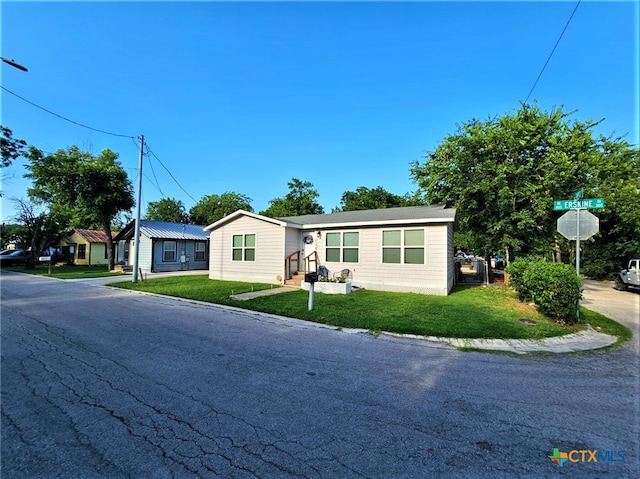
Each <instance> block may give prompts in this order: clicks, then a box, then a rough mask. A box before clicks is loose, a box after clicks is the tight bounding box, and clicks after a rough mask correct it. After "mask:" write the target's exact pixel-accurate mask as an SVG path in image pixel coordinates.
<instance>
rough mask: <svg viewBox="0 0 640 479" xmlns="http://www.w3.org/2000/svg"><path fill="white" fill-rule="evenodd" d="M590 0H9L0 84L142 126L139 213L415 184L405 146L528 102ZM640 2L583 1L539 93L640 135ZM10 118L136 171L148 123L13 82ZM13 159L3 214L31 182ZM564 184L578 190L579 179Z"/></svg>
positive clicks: (546, 102)
mask: <svg viewBox="0 0 640 479" xmlns="http://www.w3.org/2000/svg"><path fill="white" fill-rule="evenodd" d="M576 4H577V2H576V1H569V2H547V1H544V2H543V1H540V2H477V1H472V2H464V1H449V2H428V1H425V2H315V3H311V2H304V1H303V2H238V1H235V2H191V3H187V2H135V3H134V2H95V3H94V2H14V1H3V2H2V5H1V10H0V13H1V22H2V37H1V40H2V44H1V52H2V56H3V57H5V58H12V59H15V60H16V61H17V62H19V63H21V64H22V65H24V66H26V67H27V68H28V69H29V71H28V72H27V73H25V72H22V71H19V70H17V69H14V68H12V67H10V66H8V65H6V64H4V63H2V68H1V74H2V77H1V83H2V86H3V87H5V88H7V89H9V90H11V91H12V92H14V93H16V94H18V95H20V96H22V97H24V98H26V99H27V100H29V101H31V102H33V103H35V104H37V105H40V106H42V107H44V108H46V109H48V110H51V111H53V112H55V113H57V114H59V115H62V116H64V117H66V118H69V119H71V120H74V121H76V122H79V123H82V124H85V125H88V126H91V127H93V128H96V129H100V130H105V131H108V132H111V133H116V134H120V135H128V136H131V137H134V138H135V137H137V136H138V135H140V134H143V135H144V136H145V140H146V141H147V143H148V146H149V148H150V149H151V150H152V151H153V153H155V155H156V156H157V158H159V160H160V161H161V162H162V164H163V165H164V167H166V168H167V169H168V170H169V171H170V173H171V175H173V177H174V178H175V179H176V180H177V182H178V183H179V185H181V186H182V188H184V190H186V192H185V191H183V189H182V188H181V187H180V186H179V185H178V184H176V182H175V181H174V179H173V178H172V177H171V175H170V174H169V173H168V172H167V171H166V170H165V169H164V167H163V166H162V165H161V164H160V163H159V162H158V161H157V159H156V158H154V157H153V156H151V155H149V156H145V159H144V172H143V173H144V174H143V188H142V202H141V204H142V209H143V213H144V211H145V209H146V206H147V204H148V202H150V201H157V200H159V199H160V198H162V197H174V198H177V199H180V200H182V201H183V203H184V204H185V206H186V208H187V210H188V209H189V208H190V207H191V206H193V205H194V204H195V202H196V201H197V200H199V199H200V198H202V197H203V196H204V195H208V194H214V193H215V194H220V193H223V192H225V191H234V192H237V193H242V194H245V195H248V196H249V197H251V198H252V199H253V202H252V206H253V207H254V209H255V210H256V211H260V210H263V209H265V208H267V207H268V205H269V203H268V202H269V200H270V199H273V198H276V197H282V196H284V195H285V194H286V193H287V191H288V188H287V182H288V181H290V180H291V178H293V177H296V178H299V179H301V180H304V181H310V182H311V183H313V185H314V187H315V188H316V189H317V190H318V192H319V193H320V198H319V201H320V203H321V204H322V205H323V207H324V209H325V212H330V211H331V209H332V208H333V207H336V206H338V205H339V203H340V198H341V196H342V193H343V192H345V191H353V190H355V189H356V188H357V187H359V186H366V187H368V188H375V187H377V186H382V187H383V188H385V189H386V190H388V191H390V192H392V193H395V194H404V193H407V192H411V191H414V190H415V189H416V185H415V184H414V183H413V182H412V181H411V179H410V175H409V168H410V163H411V162H412V161H414V160H420V159H421V158H422V157H423V156H424V155H425V153H426V152H427V151H430V150H433V149H434V148H435V147H436V146H437V145H438V144H439V143H440V142H441V141H442V140H443V139H444V138H445V136H446V135H447V134H451V133H454V132H455V130H456V125H458V124H462V123H464V122H466V121H468V120H470V119H472V118H479V119H487V118H489V117H494V116H501V115H504V114H506V113H508V112H512V111H514V110H515V109H517V108H518V106H519V102H520V101H523V100H525V98H526V97H527V95H528V94H529V92H530V90H531V88H532V86H533V84H534V82H535V80H536V78H537V77H538V75H539V73H540V71H541V69H542V67H543V65H544V64H545V61H546V60H547V58H548V56H549V54H550V52H551V50H552V48H553V46H554V45H555V43H556V41H557V40H558V37H559V35H560V33H561V32H562V30H563V28H564V27H565V25H566V23H567V21H568V19H569V17H570V16H571V13H572V11H573V10H574V8H575V6H576ZM638 10H639V7H638V2H637V1H626V2H613V1H607V2H593V1H582V2H581V3H580V5H579V7H578V9H577V11H576V13H575V15H574V17H573V19H572V20H571V23H570V24H569V26H568V28H567V30H566V32H565V34H564V36H563V38H562V40H561V41H560V44H559V45H558V47H557V49H556V50H555V52H554V54H553V56H552V58H551V60H550V61H549V63H548V65H547V66H546V69H545V71H544V73H543V74H542V76H541V78H540V80H539V82H538V84H537V86H536V87H535V89H534V90H533V93H532V94H531V96H530V99H529V101H530V102H532V101H534V100H535V101H537V102H538V103H539V105H540V106H541V107H542V108H543V109H546V110H550V109H552V108H554V107H558V106H562V107H563V108H564V110H565V111H573V110H577V111H576V113H575V114H574V115H573V117H572V118H573V119H575V120H587V119H594V120H597V119H602V118H604V119H605V121H604V122H603V123H602V124H601V125H600V126H599V127H598V129H597V132H598V133H603V134H605V135H609V134H612V133H615V134H616V135H627V136H626V139H627V141H629V142H631V143H634V144H638V142H639V140H638V139H639V133H638V120H637V115H638V113H637V111H638V110H637V109H638V107H637V104H638V96H637V95H638V93H637V90H636V88H637V87H636V84H637V82H638V76H637V75H638V73H637V71H638V62H637V61H636V56H637V51H636V50H635V49H637V48H638V47H637V44H636V37H637V35H638ZM0 95H1V99H2V110H1V111H2V124H3V125H4V126H7V127H9V128H11V129H12V130H13V133H14V137H17V138H22V139H24V140H26V141H27V142H28V143H29V144H32V145H34V146H36V147H38V148H40V149H41V150H43V151H47V152H53V151H55V150H57V149H59V148H66V147H68V146H71V145H78V146H79V147H80V148H82V149H84V150H88V151H92V152H94V153H96V154H97V153H99V152H100V151H101V150H102V149H103V148H110V149H112V150H114V151H116V152H118V153H119V154H120V161H121V162H122V165H123V166H124V167H125V168H126V169H127V172H128V173H129V176H130V178H131V180H132V182H133V183H134V185H135V184H136V174H137V171H136V169H137V164H138V147H137V140H135V139H132V138H122V137H118V136H112V135H107V134H103V133H99V132H96V131H92V130H89V129H86V128H82V127H79V126H77V125H75V124H72V123H70V122H67V121H64V120H62V119H60V118H58V117H56V116H53V115H51V114H49V113H46V112H44V111H42V110H40V109H38V108H36V107H34V106H32V105H30V104H28V103H26V102H24V101H22V100H20V99H18V98H16V97H15V96H13V95H11V94H9V93H7V92H6V91H1V92H0ZM24 163H25V161H24V160H21V159H19V160H18V161H16V162H15V164H14V165H13V166H12V167H10V168H7V169H4V170H5V171H3V172H2V174H3V178H2V187H1V189H2V192H3V195H4V196H3V197H2V221H8V220H10V218H11V216H12V215H13V214H14V213H15V212H14V208H13V202H12V198H15V197H22V198H26V189H27V187H28V186H29V182H28V181H27V180H25V179H23V178H22V175H23V173H24V171H25V170H24V168H23V167H22V165H23V164H24ZM567 193H568V197H570V194H571V193H572V192H567Z"/></svg>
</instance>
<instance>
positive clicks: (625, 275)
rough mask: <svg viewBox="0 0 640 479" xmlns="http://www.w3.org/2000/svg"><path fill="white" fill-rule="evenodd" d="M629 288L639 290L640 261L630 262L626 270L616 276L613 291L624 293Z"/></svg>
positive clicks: (633, 260)
mask: <svg viewBox="0 0 640 479" xmlns="http://www.w3.org/2000/svg"><path fill="white" fill-rule="evenodd" d="M629 286H632V287H633V286H635V287H636V288H640V259H632V260H630V261H629V265H628V266H627V269H623V270H622V271H620V272H619V273H618V274H616V285H615V289H617V290H618V291H626V290H627V289H629Z"/></svg>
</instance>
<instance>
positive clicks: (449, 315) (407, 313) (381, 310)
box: [111, 275, 626, 339]
mask: <svg viewBox="0 0 640 479" xmlns="http://www.w3.org/2000/svg"><path fill="white" fill-rule="evenodd" d="M111 286H115V287H119V288H124V289H132V290H137V291H146V292H151V293H157V294H164V295H168V296H177V297H181V298H188V299H195V300H199V301H205V302H210V303H217V304H226V305H232V306H237V307H240V308H244V309H249V310H254V311H261V312H266V313H273V314H278V315H282V316H287V317H292V318H299V319H304V320H308V321H314V322H318V323H323V324H328V325H333V326H336V327H345V328H361V329H366V330H370V331H388V332H396V333H405V334H417V335H424V336H440V337H458V338H501V339H540V338H543V337H550V336H560V335H563V334H568V333H571V332H575V331H578V330H580V329H582V328H583V327H584V325H578V326H574V327H567V326H563V325H559V324H556V323H555V322H554V321H552V320H550V319H547V318H545V317H544V316H542V315H541V314H539V313H538V312H537V311H536V310H535V309H534V308H533V307H531V306H529V305H526V304H523V303H521V302H519V301H518V300H517V298H516V297H515V294H514V293H513V292H512V291H511V289H509V288H506V287H501V286H491V287H458V288H456V289H455V290H454V291H453V293H452V294H450V295H449V296H428V295H422V294H414V293H389V292H381V291H368V290H362V291H356V292H354V293H351V294H348V295H329V294H320V293H316V294H315V298H314V309H313V311H308V310H307V305H308V295H309V293H308V292H307V291H303V290H294V291H292V292H290V293H282V294H276V295H272V296H264V297H260V298H255V299H251V300H248V301H237V300H233V299H231V298H230V297H229V296H230V295H231V294H238V293H243V292H247V291H251V290H252V288H253V290H256V291H257V290H259V289H268V288H271V287H274V286H273V285H269V284H254V283H241V282H233V281H214V280H210V279H209V278H208V276H207V275H197V276H176V277H165V278H157V279H152V280H148V281H143V282H139V283H136V284H133V283H131V282H123V283H113V284H111ZM582 311H583V313H588V317H589V321H590V322H591V318H593V320H594V321H596V320H597V326H598V327H599V328H600V329H601V330H602V331H603V332H609V334H616V335H618V336H620V335H621V331H622V330H620V329H619V327H620V325H618V323H615V322H614V321H611V320H609V319H607V318H604V317H603V316H601V315H597V316H596V315H595V313H592V312H591V311H587V310H584V309H582ZM518 319H529V320H534V321H536V322H537V323H538V324H537V325H536V326H530V325H526V324H522V323H520V322H518V321H517V320H518ZM622 328H624V327H622ZM624 329H626V328H624ZM613 331H616V332H613Z"/></svg>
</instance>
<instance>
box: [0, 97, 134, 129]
mask: <svg viewBox="0 0 640 479" xmlns="http://www.w3.org/2000/svg"><path fill="white" fill-rule="evenodd" d="M0 88H2V89H3V90H4V91H6V92H7V93H10V94H11V95H13V96H15V97H16V98H20V99H21V100H22V101H24V102H26V103H28V104H29V105H32V106H35V107H36V108H40V109H41V110H43V111H46V112H47V113H49V114H50V115H53V116H57V117H58V118H62V119H63V120H65V121H68V122H69V123H73V124H74V125H78V126H81V127H82V128H87V129H89V130H93V131H97V132H99V133H104V134H105V135H111V136H119V137H121V138H136V137H135V136H131V135H121V134H119V133H113V132H110V131H106V130H100V129H99V128H94V127H92V126H88V125H84V124H82V123H79V122H77V121H74V120H71V119H70V118H67V117H65V116H62V115H59V114H58V113H56V112H53V111H51V110H48V109H47V108H45V107H43V106H40V105H38V104H37V103H34V102H32V101H30V100H27V99H26V98H24V97H22V96H20V95H18V94H17V93H14V92H12V91H11V90H9V89H8V88H6V87H4V86H2V85H0Z"/></svg>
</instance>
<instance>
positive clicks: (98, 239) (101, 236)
mask: <svg viewBox="0 0 640 479" xmlns="http://www.w3.org/2000/svg"><path fill="white" fill-rule="evenodd" d="M73 231H74V232H75V233H76V234H78V236H80V237H82V238H83V239H84V240H85V241H87V242H88V243H103V244H105V243H106V242H107V235H106V234H105V233H104V231H100V230H85V229H80V228H76V229H75V230H73ZM72 234H73V233H72ZM116 234H117V233H115V232H112V233H111V238H114V237H115V236H116Z"/></svg>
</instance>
